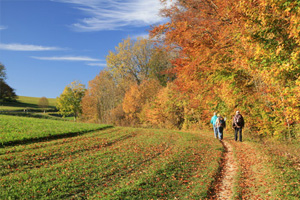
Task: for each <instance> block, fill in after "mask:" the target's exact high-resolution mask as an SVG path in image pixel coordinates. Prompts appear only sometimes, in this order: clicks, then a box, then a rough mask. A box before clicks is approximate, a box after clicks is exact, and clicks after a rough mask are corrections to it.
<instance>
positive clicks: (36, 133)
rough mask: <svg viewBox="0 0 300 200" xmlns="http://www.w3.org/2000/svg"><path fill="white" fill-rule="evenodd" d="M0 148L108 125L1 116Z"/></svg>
mask: <svg viewBox="0 0 300 200" xmlns="http://www.w3.org/2000/svg"><path fill="white" fill-rule="evenodd" d="M0 127H1V129H0V147H1V145H4V146H5V145H11V144H17V143H27V142H32V141H36V140H42V139H48V138H55V137H59V136H68V135H72V134H78V133H84V132H88V131H93V130H99V129H102V128H105V127H107V125H99V124H86V123H74V122H66V121H58V120H51V119H36V118H29V117H16V116H6V115H0Z"/></svg>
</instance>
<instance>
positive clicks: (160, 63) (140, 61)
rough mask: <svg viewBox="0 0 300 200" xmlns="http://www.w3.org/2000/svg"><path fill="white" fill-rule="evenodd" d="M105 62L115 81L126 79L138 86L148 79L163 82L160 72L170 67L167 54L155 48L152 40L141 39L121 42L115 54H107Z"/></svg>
mask: <svg viewBox="0 0 300 200" xmlns="http://www.w3.org/2000/svg"><path fill="white" fill-rule="evenodd" d="M106 60H107V66H108V69H109V70H110V71H111V72H112V74H113V75H114V78H115V79H116V80H123V79H126V78H127V79H131V80H133V81H134V82H136V83H137V84H138V85H139V84H140V83H141V82H142V81H143V80H145V79H148V78H157V79H159V80H160V81H162V82H165V81H166V79H164V78H163V75H162V74H161V72H163V71H165V70H166V69H168V68H171V67H172V65H171V64H170V59H169V55H168V52H167V51H165V50H163V49H162V48H160V47H158V46H156V45H155V44H154V42H153V41H152V40H150V39H143V38H138V39H137V40H136V41H134V40H131V39H130V38H127V39H126V40H123V42H121V43H119V45H118V46H117V47H116V49H115V52H112V51H110V52H109V55H108V56H107V57H106Z"/></svg>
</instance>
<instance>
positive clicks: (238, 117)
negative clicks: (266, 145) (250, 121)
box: [235, 114, 244, 126]
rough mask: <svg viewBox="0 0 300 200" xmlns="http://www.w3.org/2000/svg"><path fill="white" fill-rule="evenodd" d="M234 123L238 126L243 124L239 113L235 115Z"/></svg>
mask: <svg viewBox="0 0 300 200" xmlns="http://www.w3.org/2000/svg"><path fill="white" fill-rule="evenodd" d="M235 123H236V125H238V126H243V125H244V119H243V117H242V115H241V114H238V115H237V116H236V117H235Z"/></svg>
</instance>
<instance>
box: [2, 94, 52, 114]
mask: <svg viewBox="0 0 300 200" xmlns="http://www.w3.org/2000/svg"><path fill="white" fill-rule="evenodd" d="M47 99H48V101H49V109H53V108H55V106H56V99H55V98H47ZM39 100H40V98H38V97H26V96H18V98H17V101H16V102H3V103H0V111H1V110H2V111H23V110H24V109H32V110H39V106H38V102H39Z"/></svg>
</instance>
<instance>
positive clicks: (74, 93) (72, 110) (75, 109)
mask: <svg viewBox="0 0 300 200" xmlns="http://www.w3.org/2000/svg"><path fill="white" fill-rule="evenodd" d="M85 90H86V89H85V86H84V85H83V84H81V83H80V82H79V81H74V82H72V83H71V84H69V85H67V86H66V87H65V89H64V91H63V93H62V94H61V95H60V96H59V97H58V98H57V101H56V102H57V105H56V107H57V109H58V110H59V113H60V114H62V115H63V116H64V117H65V116H68V115H74V120H76V119H77V117H78V116H79V114H81V112H82V110H81V100H82V98H83V96H84V94H85Z"/></svg>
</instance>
